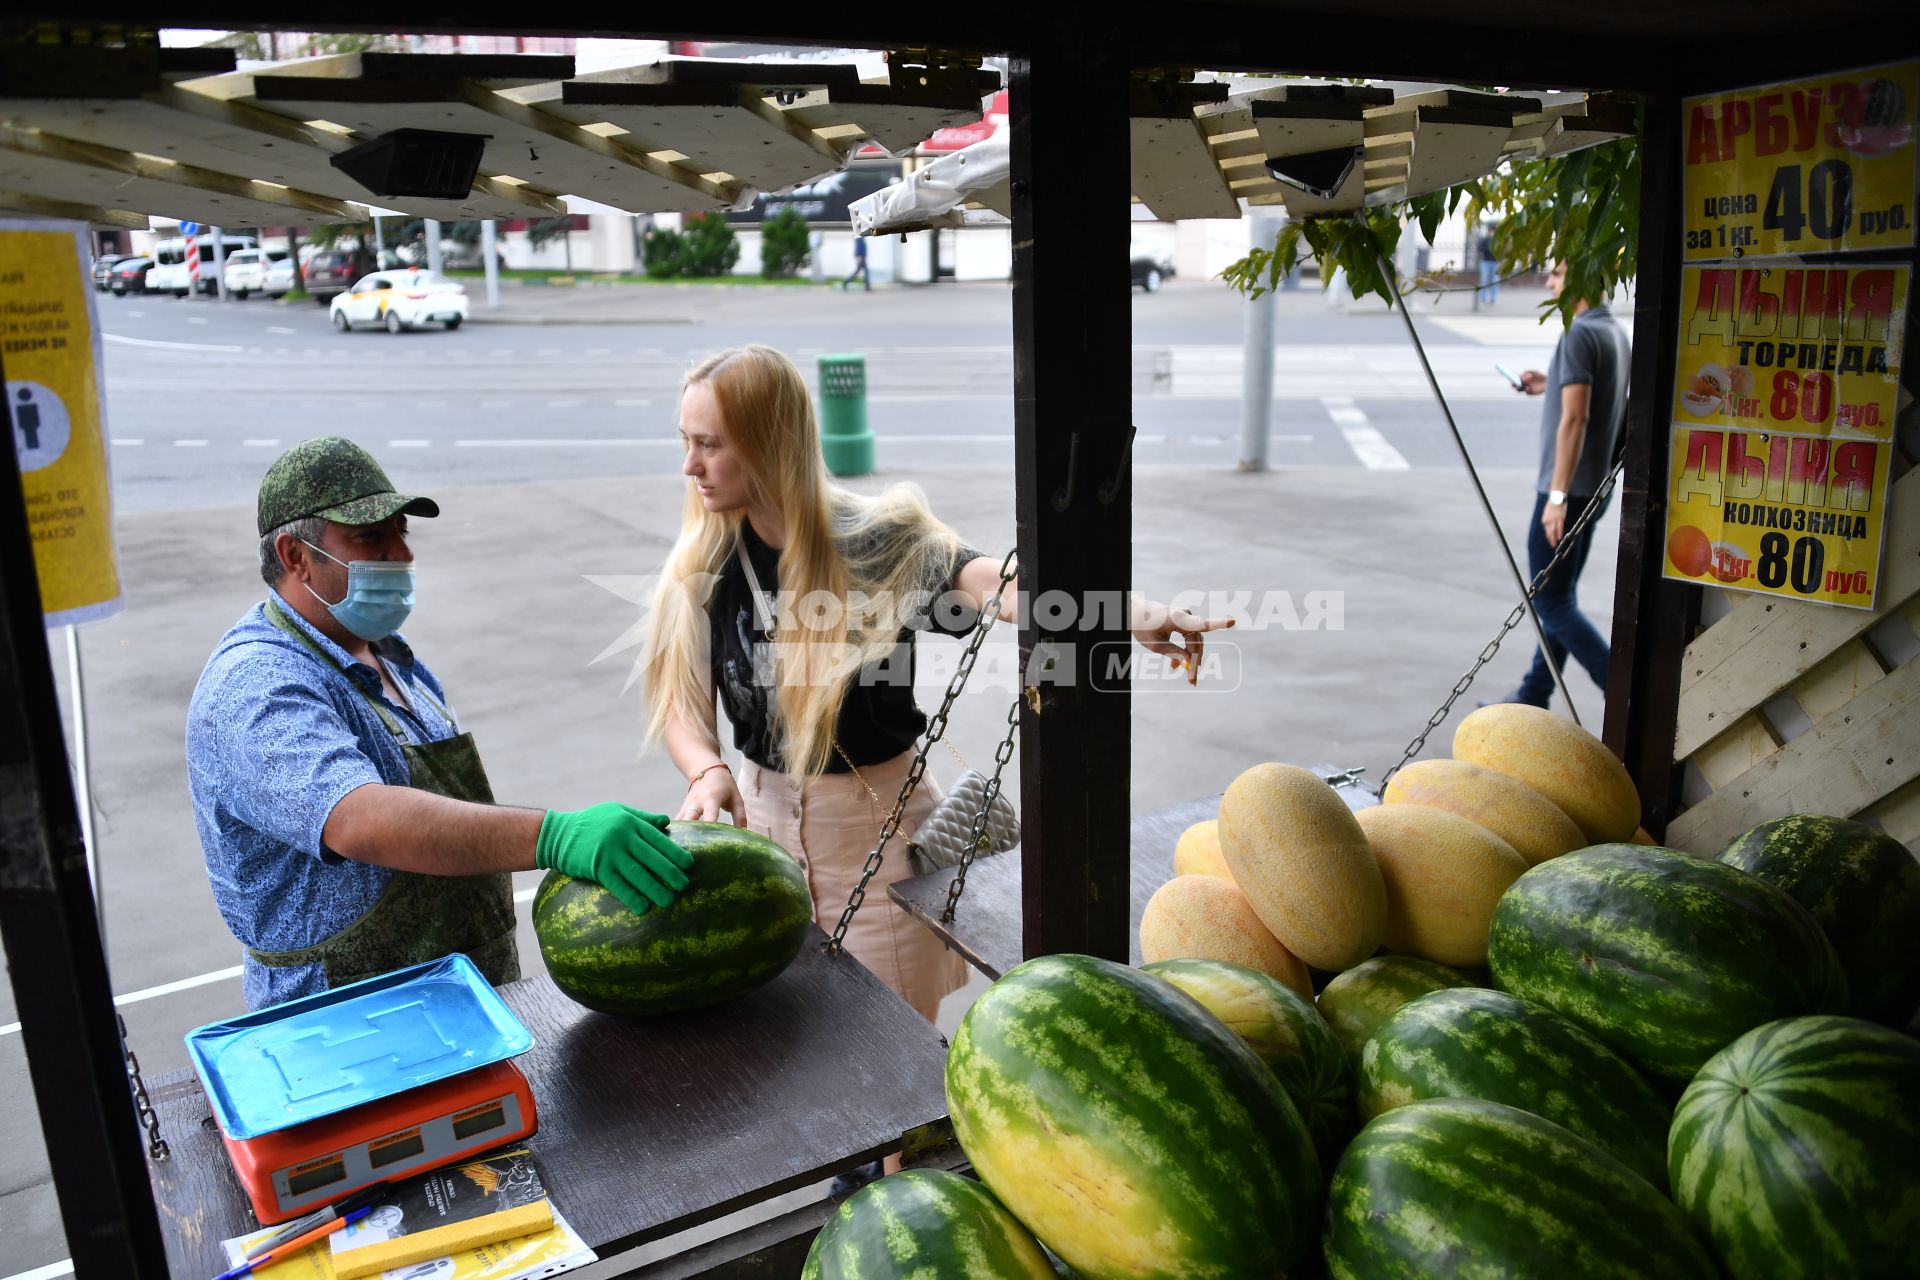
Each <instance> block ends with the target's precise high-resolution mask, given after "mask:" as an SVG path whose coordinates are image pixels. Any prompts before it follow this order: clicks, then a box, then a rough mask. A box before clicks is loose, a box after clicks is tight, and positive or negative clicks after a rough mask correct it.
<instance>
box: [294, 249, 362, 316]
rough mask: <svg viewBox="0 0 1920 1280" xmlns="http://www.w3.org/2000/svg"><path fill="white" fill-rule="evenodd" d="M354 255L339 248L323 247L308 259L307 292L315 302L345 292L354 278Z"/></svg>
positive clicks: (323, 300)
mask: <svg viewBox="0 0 1920 1280" xmlns="http://www.w3.org/2000/svg"><path fill="white" fill-rule="evenodd" d="M354 274H355V272H354V267H353V255H352V254H350V253H344V252H342V251H341V250H338V249H323V250H321V251H320V252H318V253H316V254H314V255H313V256H312V257H311V258H308V259H307V265H306V277H307V292H308V293H310V294H312V295H313V300H314V301H315V302H320V303H324V302H326V301H327V299H329V298H332V297H334V296H336V295H338V294H341V293H344V292H346V291H347V289H348V288H350V287H351V286H352V284H353V280H354Z"/></svg>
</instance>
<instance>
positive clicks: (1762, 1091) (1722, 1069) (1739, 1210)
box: [1667, 1017, 1920, 1280]
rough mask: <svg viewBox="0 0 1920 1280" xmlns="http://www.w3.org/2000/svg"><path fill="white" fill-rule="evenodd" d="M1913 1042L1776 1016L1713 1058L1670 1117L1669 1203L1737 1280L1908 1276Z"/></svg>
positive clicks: (1861, 1025) (1914, 1160)
mask: <svg viewBox="0 0 1920 1280" xmlns="http://www.w3.org/2000/svg"><path fill="white" fill-rule="evenodd" d="M1917 1099H1920V1040H1915V1039H1914V1038H1913V1037H1911V1036H1908V1035H1905V1034H1903V1033H1901V1032H1898V1031H1892V1030H1889V1029H1887V1028H1886V1027H1881V1026H1876V1025H1875V1024H1873V1023H1871V1022H1866V1021H1864V1020H1862V1019H1859V1018H1834V1017H1810V1018H1786V1019H1783V1020H1781V1021H1779V1022H1769V1023H1767V1024H1766V1025H1765V1026H1762V1027H1755V1028H1754V1029H1753V1030H1752V1031H1749V1032H1747V1033H1746V1034H1745V1035H1743V1036H1741V1037H1740V1038H1739V1039H1738V1040H1735V1041H1734V1042H1733V1043H1732V1044H1730V1045H1728V1046H1727V1047H1726V1048H1724V1049H1722V1050H1721V1051H1720V1052H1719V1053H1716V1054H1715V1055H1714V1056H1713V1057H1712V1059H1710V1060H1709V1061H1708V1062H1707V1064H1706V1066H1704V1067H1702V1068H1701V1069H1700V1074H1699V1075H1697V1076H1695V1077H1694V1080H1693V1083H1692V1084H1690V1085H1688V1086H1687V1091H1686V1092H1685V1093H1683V1094H1682V1095H1680V1106H1679V1108H1678V1109H1677V1110H1676V1111H1675V1113H1674V1117H1673V1132H1672V1135H1671V1138H1670V1140H1669V1144H1668V1154H1667V1159H1668V1169H1669V1171H1670V1172H1671V1174H1672V1176H1673V1193H1674V1199H1675V1200H1676V1201H1678V1202H1679V1205H1680V1207H1681V1208H1682V1209H1684V1210H1685V1211H1686V1212H1687V1214H1688V1215H1689V1216H1690V1217H1692V1219H1693V1220H1694V1222H1695V1224H1696V1225H1697V1226H1699V1228H1700V1229H1701V1230H1702V1231H1703V1232H1704V1233H1705V1234H1706V1236H1707V1238H1708V1239H1710V1240H1711V1241H1712V1242H1713V1246H1714V1248H1715V1250H1716V1251H1717V1252H1718V1253H1719V1255H1720V1259H1721V1261H1722V1262H1724V1263H1725V1264H1726V1266H1727V1269H1728V1271H1730V1272H1731V1273H1732V1274H1733V1275H1734V1276H1735V1277H1737V1278H1738V1280H1760V1278H1761V1277H1765V1278H1766V1280H1797V1278H1799V1277H1805V1278H1806V1280H1823V1278H1824V1277H1829V1276H1832V1277H1840V1276H1862V1277H1865V1276H1875V1277H1877V1276H1912V1275H1915V1274H1917V1273H1920V1104H1917V1103H1916V1100H1917Z"/></svg>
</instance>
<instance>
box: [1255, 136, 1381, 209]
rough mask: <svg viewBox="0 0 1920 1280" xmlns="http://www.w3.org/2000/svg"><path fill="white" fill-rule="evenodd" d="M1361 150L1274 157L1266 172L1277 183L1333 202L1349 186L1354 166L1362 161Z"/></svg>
mask: <svg viewBox="0 0 1920 1280" xmlns="http://www.w3.org/2000/svg"><path fill="white" fill-rule="evenodd" d="M1360 151H1361V148H1359V147H1333V148H1331V149H1330V150H1326V151H1305V152H1302V153H1301V154H1299V155H1297V156H1275V157H1274V158H1272V159H1270V160H1268V161H1267V172H1268V173H1269V174H1271V175H1273V179H1274V181H1276V182H1281V183H1285V184H1286V185H1287V186H1289V187H1294V188H1296V189H1298V190H1301V191H1304V192H1306V193H1307V194H1308V195H1310V196H1318V197H1319V198H1320V199H1322V200H1331V199H1333V198H1334V196H1336V195H1338V194H1339V192H1340V188H1341V187H1343V186H1345V185H1346V182H1347V177H1348V176H1349V175H1350V174H1352V172H1353V166H1354V164H1355V163H1356V162H1358V161H1359V159H1360Z"/></svg>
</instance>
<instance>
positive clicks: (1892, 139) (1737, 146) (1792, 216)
mask: <svg viewBox="0 0 1920 1280" xmlns="http://www.w3.org/2000/svg"><path fill="white" fill-rule="evenodd" d="M1917 110H1920V63H1916V62H1898V63H1889V64H1887V65H1885V66H1878V67H1867V68H1864V69H1862V70H1858V71H1844V72H1838V73H1835V74H1833V75H1827V76H1816V77H1812V78H1810V79H1806V80H1790V81H1785V82H1782V83H1780V84H1768V85H1760V86H1757V87H1755V88H1751V89H1738V90H1734V91H1732V92H1728V93H1716V94H1708V95H1706V96H1704V97H1698V98H1688V99H1687V100H1686V104H1685V111H1684V121H1685V123H1684V125H1683V128H1684V129H1685V131H1686V134H1685V140H1684V141H1685V145H1684V148H1683V153H1684V155H1685V157H1686V165H1685V173H1684V177H1683V180H1682V184H1681V188H1682V192H1683V195H1682V200H1683V202H1684V203H1683V205H1682V207H1683V208H1684V210H1685V213H1686V217H1685V220H1684V221H1685V226H1686V232H1685V260H1686V261H1688V262H1698V261H1703V260H1707V259H1718V258H1771V257H1780V256H1783V255H1788V254H1803V253H1832V252H1837V251H1842V250H1860V249H1866V250H1872V249H1898V248H1906V247H1907V246H1909V245H1911V244H1913V242H1914V173H1915V167H1914V132H1915V124H1916V119H1917V117H1916V111H1917Z"/></svg>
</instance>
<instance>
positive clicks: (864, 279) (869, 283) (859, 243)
mask: <svg viewBox="0 0 1920 1280" xmlns="http://www.w3.org/2000/svg"><path fill="white" fill-rule="evenodd" d="M855 279H858V280H859V281H860V285H861V287H862V288H864V289H865V290H866V291H867V292H868V293H872V292H873V276H872V275H871V274H870V273H869V272H868V271H867V238H866V237H865V236H855V237H854V238H853V270H851V271H849V272H847V278H846V279H845V280H842V281H841V282H840V291H841V292H842V293H845V292H846V289H847V286H848V285H850V284H852V283H853V282H854V280H855Z"/></svg>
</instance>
